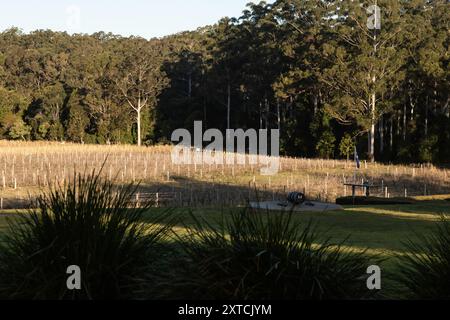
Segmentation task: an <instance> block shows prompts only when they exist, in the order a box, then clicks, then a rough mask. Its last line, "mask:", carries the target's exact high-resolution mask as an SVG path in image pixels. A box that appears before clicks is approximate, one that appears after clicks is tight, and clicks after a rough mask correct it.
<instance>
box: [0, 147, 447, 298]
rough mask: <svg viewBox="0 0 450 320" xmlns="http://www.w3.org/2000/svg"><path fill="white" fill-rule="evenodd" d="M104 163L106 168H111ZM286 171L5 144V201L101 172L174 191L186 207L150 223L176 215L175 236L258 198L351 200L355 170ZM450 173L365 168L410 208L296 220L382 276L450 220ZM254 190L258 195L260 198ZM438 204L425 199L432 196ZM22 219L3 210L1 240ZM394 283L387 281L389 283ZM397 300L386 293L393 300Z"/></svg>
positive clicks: (133, 152) (0, 163)
mask: <svg viewBox="0 0 450 320" xmlns="http://www.w3.org/2000/svg"><path fill="white" fill-rule="evenodd" d="M105 159H106V161H105ZM280 160H281V170H280V172H279V173H278V174H277V175H274V176H262V175H260V174H259V168H258V167H257V166H251V165H245V166H234V167H233V166H226V165H224V166H220V165H219V166H211V165H181V166H180V165H173V164H172V163H171V161H170V148H169V147H152V148H138V147H133V146H81V145H71V144H65V145H60V144H48V143H10V142H2V141H0V198H1V199H2V201H4V203H7V201H10V203H12V205H13V207H14V204H15V201H17V200H18V199H23V198H24V197H25V196H26V195H27V194H30V195H36V194H38V193H39V192H40V191H42V190H46V189H47V188H48V187H49V186H50V185H52V184H54V183H60V182H63V181H66V180H67V179H68V178H70V177H71V175H72V174H73V172H75V171H76V172H80V171H84V170H86V169H88V170H91V169H94V168H95V169H97V170H98V169H99V168H100V167H101V166H102V164H104V171H103V175H104V176H106V177H109V178H112V177H116V181H117V183H119V184H121V183H127V182H141V191H142V192H146V191H147V192H155V191H160V190H163V191H172V192H176V193H179V194H180V195H181V196H182V197H183V199H185V200H186V199H187V200H188V201H184V202H181V203H180V204H179V205H176V208H175V209H169V208H152V209H150V211H149V212H148V213H147V214H146V215H145V219H146V221H148V222H150V221H151V220H152V216H153V213H155V212H160V211H164V210H171V211H173V213H174V215H175V216H176V217H177V221H178V222H177V224H176V225H175V227H174V231H175V232H177V233H178V234H183V233H184V232H185V227H186V226H189V225H190V224H192V223H193V219H192V216H191V214H192V215H194V216H196V217H198V218H201V219H205V220H206V221H208V223H210V224H211V225H217V223H218V221H220V220H222V218H223V217H225V219H226V218H227V216H229V214H230V212H232V211H233V210H239V207H242V206H244V205H245V203H246V202H247V201H248V200H249V199H250V200H252V199H254V198H255V197H257V196H258V197H262V198H269V199H272V198H273V199H276V198H280V197H283V198H284V197H285V194H286V192H288V191H294V190H296V191H305V192H306V193H307V196H308V197H309V198H318V199H322V200H328V201H334V200H335V199H336V198H337V197H339V196H344V195H349V193H350V190H346V189H345V188H344V187H343V183H344V182H345V181H347V182H348V181H350V180H351V179H353V177H354V173H355V172H354V168H353V164H351V163H347V162H345V161H334V160H328V161H326V160H309V159H292V158H281V159H280ZM449 173H450V171H449V170H448V169H445V168H437V167H433V166H425V165H415V166H394V165H382V164H377V163H375V164H363V167H362V169H361V170H360V171H359V172H358V173H357V177H358V179H369V180H370V181H372V182H374V183H376V184H380V183H381V184H382V185H383V186H385V187H387V188H388V189H387V190H386V189H383V190H381V189H380V190H376V192H375V193H378V195H380V196H385V195H386V193H389V194H388V196H390V197H392V196H404V195H405V193H407V194H408V196H416V197H415V199H416V200H417V202H415V203H414V204H410V205H384V206H353V207H351V206H346V207H344V210H341V211H335V212H326V213H298V214H295V219H296V220H300V221H301V222H304V224H305V225H306V224H307V223H308V222H310V221H311V222H312V223H317V225H318V228H319V231H323V233H322V237H323V238H324V240H325V238H330V239H331V241H332V242H335V243H340V242H341V241H344V240H346V246H348V247H349V248H352V249H357V250H365V249H368V252H369V253H375V254H378V255H380V256H381V257H382V258H385V259H386V260H385V261H384V262H383V265H382V268H383V271H387V272H389V271H393V270H396V271H398V265H397V260H396V255H397V254H404V253H405V247H404V242H405V241H407V240H408V239H415V237H416V235H425V234H428V233H429V232H430V231H431V230H432V229H433V227H434V226H435V225H436V223H438V222H439V219H440V215H442V214H450V201H448V200H447V199H448V198H450V196H449V195H448V194H449V193H450V179H448V176H449ZM255 190H258V193H259V194H258V195H256V193H255ZM430 194H431V195H433V196H431V197H430V196H427V195H430ZM16 213H17V211H15V210H0V237H1V235H2V234H4V232H5V230H6V226H7V220H8V219H14V217H15V216H16ZM388 282H389V281H388ZM390 294H391V293H390V292H388V293H387V296H389V295H390Z"/></svg>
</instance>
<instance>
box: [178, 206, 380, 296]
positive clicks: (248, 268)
mask: <svg viewBox="0 0 450 320" xmlns="http://www.w3.org/2000/svg"><path fill="white" fill-rule="evenodd" d="M195 221H196V223H195V225H194V226H193V227H188V230H189V231H188V234H187V236H182V237H181V236H180V241H181V243H182V244H183V248H184V249H185V252H186V254H187V256H188V259H189V260H188V262H187V263H185V264H183V266H184V272H181V273H180V274H181V277H180V278H179V279H178V280H179V281H173V282H172V284H174V290H173V291H175V293H176V294H178V296H177V298H190V299H192V298H202V299H247V300H255V299H256V300H260V299H305V300H325V299H362V298H369V297H370V296H371V293H370V292H369V290H368V289H367V284H366V271H367V267H368V266H369V265H370V263H369V261H370V259H371V258H373V257H369V256H368V255H366V253H365V252H360V253H356V252H353V251H349V250H346V249H344V248H343V246H342V245H343V244H342V243H341V244H337V245H336V244H331V242H330V241H329V240H323V239H321V238H320V235H319V233H318V232H317V228H316V227H314V226H312V225H311V224H308V225H306V226H303V225H301V224H300V223H299V222H295V220H294V219H293V214H292V213H281V214H280V213H269V212H262V211H261V210H252V209H246V210H244V211H242V212H238V213H232V215H231V219H230V220H229V221H228V222H223V223H221V225H220V227H219V228H215V227H212V226H211V225H209V224H208V223H207V222H205V221H203V220H199V219H195ZM372 262H373V260H372ZM183 294H185V296H183Z"/></svg>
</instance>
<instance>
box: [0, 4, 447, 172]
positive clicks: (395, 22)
mask: <svg viewBox="0 0 450 320" xmlns="http://www.w3.org/2000/svg"><path fill="white" fill-rule="evenodd" d="M372 4H373V3H372V1H368V2H364V3H362V2H358V1H351V0H343V1H323V0H309V1H306V0H290V1H287V0H279V1H276V2H275V3H274V4H266V3H264V2H261V3H259V4H250V5H249V6H248V7H247V9H246V10H245V11H244V12H243V15H242V17H240V18H233V19H229V18H227V19H223V20H221V21H220V22H218V23H217V24H216V25H214V26H210V27H205V28H201V29H199V30H197V31H195V32H185V33H180V34H176V35H173V36H169V37H166V38H163V39H152V40H149V41H148V40H144V39H141V38H134V37H133V38H123V37H119V36H115V35H112V34H105V33H96V34H93V35H90V36H88V35H73V36H69V35H67V34H65V33H55V32H51V31H36V32H33V33H31V34H22V33H21V32H20V31H19V30H17V29H11V30H7V31H5V32H3V33H2V34H0V137H2V138H9V139H31V140H44V139H48V140H69V141H75V142H84V143H140V142H141V139H142V142H143V143H146V144H155V143H164V142H167V141H169V140H170V136H171V133H172V131H173V130H175V129H177V128H192V126H193V123H194V121H195V120H202V121H203V123H204V127H205V129H207V128H219V129H221V130H225V129H227V128H244V129H247V128H255V129H258V128H269V129H276V128H279V129H280V130H281V140H282V141H281V148H282V150H281V153H282V154H286V155H291V156H307V157H316V156H319V157H326V158H330V157H348V156H350V155H351V154H352V153H353V146H354V145H355V144H356V145H357V146H358V149H359V150H360V153H361V154H363V153H364V152H367V158H369V159H373V158H376V159H377V160H383V161H402V162H437V163H442V162H447V163H448V162H449V160H448V159H449V158H450V148H449V147H448V146H449V145H450V106H449V102H450V96H449V92H450V90H449V89H450V79H449V77H450V71H449V60H450V51H449V43H450V23H449V22H450V4H449V2H448V1H446V0H438V1H430V0H428V1H425V0H408V1H398V0H395V1H394V0H392V1H391V0H379V1H377V5H378V6H379V7H380V14H381V16H380V17H381V26H380V29H377V28H376V22H377V21H376V19H375V20H374V19H373V14H375V13H376V10H372V11H371V12H372V13H368V11H367V10H368V8H369V6H370V5H372ZM374 22H375V23H374ZM373 23H374V24H373ZM372 24H373V25H372ZM373 27H375V28H373Z"/></svg>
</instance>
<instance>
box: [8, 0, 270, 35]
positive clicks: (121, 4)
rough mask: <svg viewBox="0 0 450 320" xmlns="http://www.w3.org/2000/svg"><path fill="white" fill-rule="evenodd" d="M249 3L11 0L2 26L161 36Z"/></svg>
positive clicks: (212, 19)
mask: <svg viewBox="0 0 450 320" xmlns="http://www.w3.org/2000/svg"><path fill="white" fill-rule="evenodd" d="M248 2H251V0H7V1H2V4H1V7H0V31H3V30H5V29H7V28H10V27H12V26H14V27H18V28H20V29H22V30H23V31H24V32H30V31H33V30H36V29H51V30H54V31H67V32H69V33H93V32H96V31H105V32H112V33H115V34H120V35H123V36H129V35H137V36H142V37H145V38H152V37H161V36H164V35H169V34H173V33H176V32H179V31H185V30H195V29H197V27H201V26H205V25H209V24H213V23H215V22H217V21H218V20H219V19H220V18H222V17H225V16H229V17H238V16H240V15H241V13H242V11H243V10H244V9H245V6H246V4H247V3H248ZM253 2H259V0H256V1H253ZM267 2H272V1H267Z"/></svg>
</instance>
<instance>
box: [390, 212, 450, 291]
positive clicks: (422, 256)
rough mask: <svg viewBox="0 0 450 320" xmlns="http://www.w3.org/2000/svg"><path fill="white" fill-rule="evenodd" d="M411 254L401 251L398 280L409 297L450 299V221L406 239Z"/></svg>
mask: <svg viewBox="0 0 450 320" xmlns="http://www.w3.org/2000/svg"><path fill="white" fill-rule="evenodd" d="M405 246H406V248H407V251H408V254H405V255H399V259H400V260H399V264H398V267H397V269H398V270H399V272H398V275H397V277H398V282H399V283H400V284H401V285H402V286H403V287H404V288H405V289H407V293H406V297H407V298H410V299H421V300H437V299H439V300H444V299H445V300H449V299H450V221H449V220H448V217H444V216H443V217H442V221H441V222H440V223H439V224H438V225H437V226H436V227H435V229H434V231H433V232H432V233H431V234H429V235H417V238H416V239H414V240H409V241H408V242H407V243H405Z"/></svg>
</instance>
